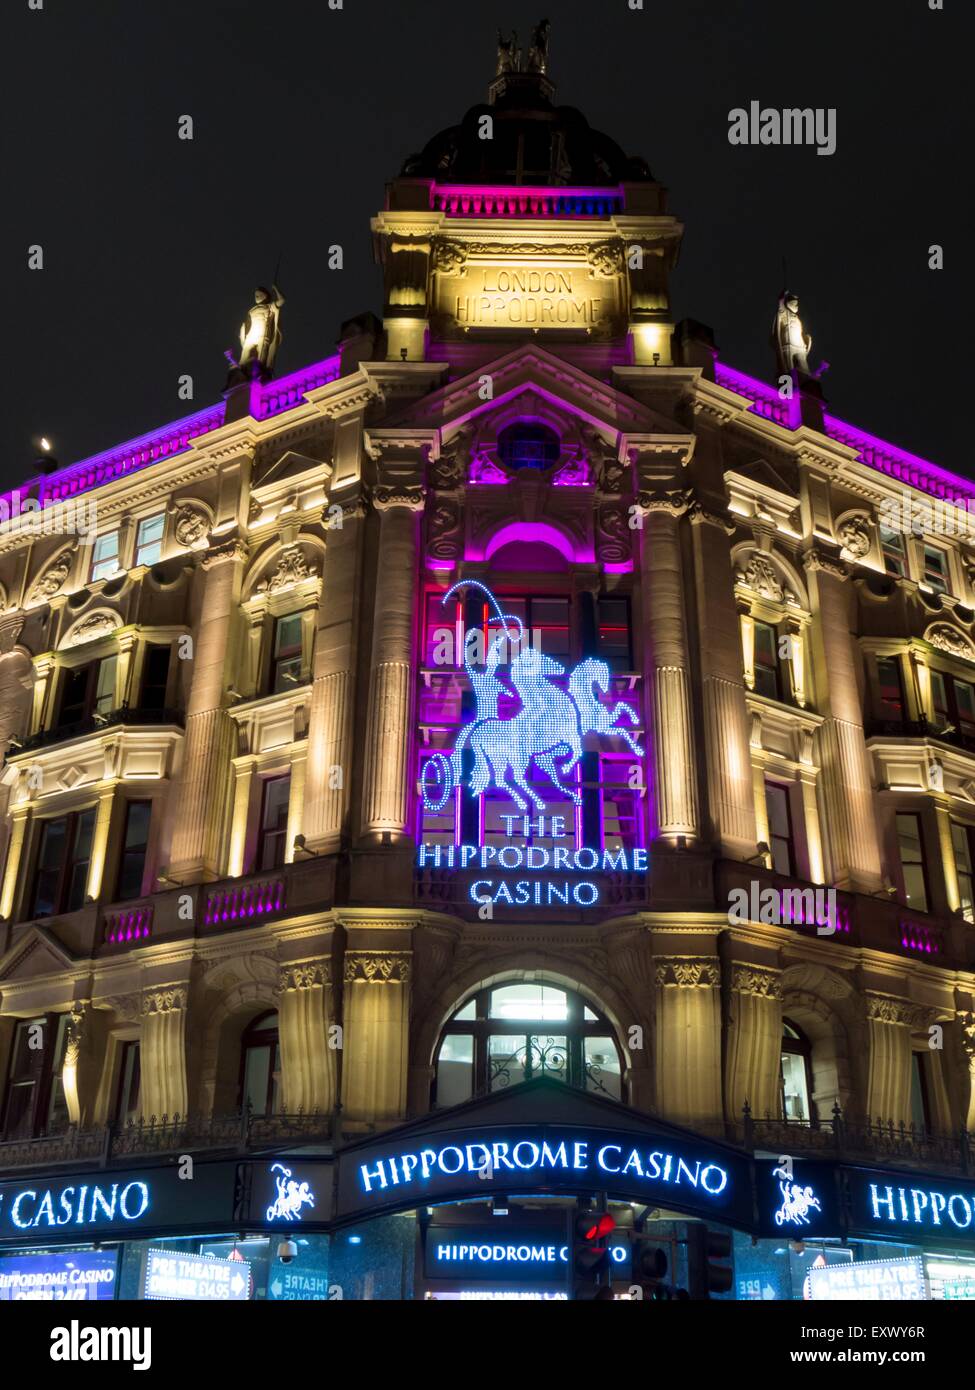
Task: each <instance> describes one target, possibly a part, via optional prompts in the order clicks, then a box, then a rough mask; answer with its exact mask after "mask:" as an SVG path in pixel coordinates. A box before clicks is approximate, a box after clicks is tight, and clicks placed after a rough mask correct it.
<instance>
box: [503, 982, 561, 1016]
mask: <svg viewBox="0 0 975 1390" xmlns="http://www.w3.org/2000/svg"><path fill="white" fill-rule="evenodd" d="M568 1016H569V1010H568V1001H567V999H566V995H565V991H564V990H561V989H553V988H552V986H551V985H540V984H518V985H502V986H501V987H500V988H499V989H495V990H492V991H491V1007H490V1011H489V1017H490V1018H511V1019H523V1018H530V1019H540V1020H542V1019H544V1020H546V1021H547V1020H549V1019H563V1018H568Z"/></svg>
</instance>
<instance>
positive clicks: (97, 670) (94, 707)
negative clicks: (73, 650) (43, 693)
mask: <svg viewBox="0 0 975 1390" xmlns="http://www.w3.org/2000/svg"><path fill="white" fill-rule="evenodd" d="M117 664H118V657H117V656H115V655H114V654H113V655H112V656H105V657H102V659H101V661H91V662H89V663H88V665H87V666H75V667H74V668H72V669H70V670H66V671H65V672H64V675H63V676H62V677H61V698H60V701H59V703H58V714H57V720H56V727H57V728H58V729H65V728H67V727H68V726H69V725H72V724H80V723H82V722H83V721H84V720H86V719H90V718H91V717H92V715H94V714H99V715H101V716H102V717H103V718H104V717H107V716H108V715H109V714H111V713H112V710H113V709H114V708H115V671H116V666H117Z"/></svg>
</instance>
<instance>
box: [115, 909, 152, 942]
mask: <svg viewBox="0 0 975 1390" xmlns="http://www.w3.org/2000/svg"><path fill="white" fill-rule="evenodd" d="M151 932H152V907H151V906H150V905H146V906H144V907H134V908H128V909H125V910H123V911H121V912H112V913H109V914H108V915H107V916H106V918H105V940H106V941H107V942H109V943H110V944H111V945H113V946H119V945H122V944H123V943H125V944H126V945H127V944H128V943H129V942H131V941H145V940H146V938H147V937H148V936H150V935H151Z"/></svg>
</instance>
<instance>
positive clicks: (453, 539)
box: [427, 498, 463, 560]
mask: <svg viewBox="0 0 975 1390" xmlns="http://www.w3.org/2000/svg"><path fill="white" fill-rule="evenodd" d="M462 539H463V537H462V535H461V517H460V507H459V506H458V504H457V503H456V502H452V501H448V500H447V499H446V498H438V499H437V500H436V501H435V502H434V504H433V506H432V508H430V509H429V510H428V511H427V554H428V555H429V556H430V558H431V559H432V560H457V559H459V558H460V553H461V542H462Z"/></svg>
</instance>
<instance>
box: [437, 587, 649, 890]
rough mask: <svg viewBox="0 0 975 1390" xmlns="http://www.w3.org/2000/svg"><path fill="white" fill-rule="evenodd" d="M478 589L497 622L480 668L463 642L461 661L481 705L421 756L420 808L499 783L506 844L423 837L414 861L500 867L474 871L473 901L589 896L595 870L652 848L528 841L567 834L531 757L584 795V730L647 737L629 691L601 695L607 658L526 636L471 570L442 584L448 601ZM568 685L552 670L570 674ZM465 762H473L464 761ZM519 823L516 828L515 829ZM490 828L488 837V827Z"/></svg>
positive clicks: (623, 864)
mask: <svg viewBox="0 0 975 1390" xmlns="http://www.w3.org/2000/svg"><path fill="white" fill-rule="evenodd" d="M462 588H475V589H480V590H481V592H482V593H483V594H484V595H485V596H486V599H487V601H488V604H489V605H490V607H491V608H492V609H493V611H494V614H495V617H496V619H497V621H498V622H499V624H500V628H499V630H498V631H497V632H496V633H495V635H494V636H493V638H492V639H491V641H490V645H489V646H488V649H487V652H486V654H485V659H484V669H483V670H478V669H477V666H476V664H475V663H474V661H472V660H471V659H470V655H469V650H470V649H469V646H468V644H467V643H466V642H465V644H464V668H465V670H466V672H467V677H468V680H469V681H470V685H471V689H472V691H473V693H474V699H475V702H476V706H475V711H474V716H473V718H472V719H470V720H469V721H468V722H467V723H466V724H464V725H463V727H462V728H461V729H460V731H459V733H458V734H457V736H456V739H455V741H454V745H453V748H452V750H451V751H450V753H449V755H448V754H447V753H445V752H436V753H433V754H432V755H431V756H429V757H428V758H426V760H425V761H424V763H423V767H422V770H421V775H420V793H421V796H422V799H423V806H424V810H425V811H426V812H427V813H429V814H431V815H436V814H437V813H439V812H441V811H443V809H444V808H445V807H446V806H447V803H448V802H449V801H450V799H451V797H453V796H455V795H456V794H457V793H458V792H459V793H460V795H461V796H470V797H475V798H477V797H480V796H481V795H482V794H483V793H485V792H489V791H493V792H494V793H495V794H496V795H497V794H500V796H501V798H502V799H504V798H506V799H507V800H508V801H509V802H510V805H511V811H510V813H509V814H503V813H502V814H501V816H500V820H501V821H502V822H503V824H504V826H505V832H506V839H505V843H503V844H500V845H499V844H489V843H478V844H463V843H461V844H450V845H442V844H422V845H421V846H420V849H419V854H418V863H419V866H420V867H421V868H424V867H426V866H432V867H433V868H439V869H462V870H479V869H483V870H490V871H491V872H492V873H493V874H495V875H497V873H498V872H499V871H500V872H501V873H502V874H503V876H502V877H500V878H499V877H493V878H490V879H488V878H484V879H481V878H477V879H475V880H474V881H473V882H472V883H471V888H470V896H471V898H472V900H473V901H474V902H478V903H485V902H490V903H498V904H508V905H518V906H522V905H525V906H528V905H531V906H551V905H553V904H555V903H561V904H563V905H565V906H577V907H591V906H592V905H593V904H594V903H595V902H597V901H598V899H599V886H598V884H597V883H595V882H593V881H592V880H591V879H589V878H583V877H578V876H579V875H583V874H590V873H607V872H631V871H633V872H637V873H644V872H646V867H647V863H646V857H647V852H646V850H645V849H641V848H633V849H629V850H628V849H626V848H624V847H622V846H620V847H618V848H616V849H608V848H606V847H605V846H602V845H600V846H598V847H597V846H594V845H578V844H574V845H573V846H572V847H571V848H570V847H569V846H568V845H565V846H560V845H554V846H553V847H552V848H548V847H546V846H545V845H540V844H529V843H527V841H528V840H529V837H530V835H531V834H535V835H537V836H538V838H539V839H546V838H547V839H549V840H558V839H569V838H572V837H571V836H570V835H569V834H568V832H567V831H566V828H565V821H566V817H565V816H563V815H547V816H546V814H545V812H546V810H547V803H546V800H545V798H544V797H543V795H541V793H540V792H539V790H538V787H537V783H536V785H532V783H531V781H529V773H530V771H531V770H532V769H534V770H535V771H536V773H541V774H543V776H544V778H545V779H546V780H547V781H548V782H549V783H550V784H551V786H552V788H553V789H554V792H555V794H556V795H557V797H558V799H559V802H560V803H561V804H562V805H563V806H564V805H565V804H566V803H569V802H571V803H572V805H573V806H574V807H578V806H580V805H581V802H582V792H581V791H580V789H579V786H578V774H577V769H578V768H579V765H580V762H581V760H582V757H583V752H584V744H583V741H584V740H585V739H586V737H587V736H600V737H610V738H617V739H620V740H622V741H623V742H624V743H625V744H626V746H627V747H628V748H629V749H630V751H631V752H632V753H633V754H634V755H635V756H636V757H638V758H640V759H642V758H643V752H644V750H643V748H642V747H641V746H640V744H639V743H638V742H637V739H636V737H635V736H634V733H633V730H634V729H636V728H638V727H639V723H640V720H639V716H638V714H637V712H636V710H635V709H634V708H633V707H632V706H631V705H628V704H626V703H625V702H623V701H617V702H616V703H615V704H613V705H612V706H611V707H610V706H609V705H607V704H605V703H603V701H602V700H601V699H600V698H599V697H600V695H607V694H608V692H609V691H610V686H611V679H610V669H609V666H608V664H607V663H606V662H605V661H600V660H598V659H597V658H595V657H586V658H585V659H584V660H583V661H581V662H580V663H579V664H578V665H577V666H576V667H575V668H574V669H573V670H572V671H571V672H569V673H568V675H567V673H566V668H565V667H564V666H562V665H561V664H560V663H559V662H558V661H556V660H554V659H553V658H552V657H551V656H548V655H546V654H545V653H543V652H542V651H540V650H538V648H537V647H535V646H532V645H529V644H527V643H526V642H525V640H524V639H525V629H524V624H523V623H522V621H521V619H520V618H518V617H515V616H513V615H512V614H506V613H504V612H503V611H502V609H501V607H500V605H499V603H498V601H497V599H496V598H495V596H494V594H492V593H491V591H490V589H488V588H486V587H485V585H483V584H480V583H478V582H477V581H473V580H468V581H464V582H462V583H460V584H455V585H454V586H453V588H451V589H449V590H448V591H447V593H446V594H444V596H443V600H442V602H443V603H444V604H446V603H447V602H448V601H449V600H450V599H451V598H452V597H453V596H454V595H455V594H456V593H457V591H458V590H459V589H462ZM509 651H510V652H513V653H514V655H513V656H512V657H511V660H510V663H509V664H508V672H509V677H508V678H509V681H510V685H509V684H506V683H505V681H503V680H502V679H500V678H499V677H498V675H497V671H498V668H499V666H501V665H502V664H503V660H504V657H505V655H506V653H508V652H509ZM566 675H567V679H566V680H565V686H566V688H565V689H562V687H561V686H560V685H558V684H556V681H557V680H558V679H559V678H560V677H566ZM502 697H508V701H509V702H516V703H517V706H518V708H517V710H516V712H515V713H514V714H511V715H509V716H508V717H502V716H501V714H500V713H499V702H500V700H501V699H502ZM465 763H466V765H467V770H466V773H465ZM519 835H521V837H522V838H521V840H520V842H519V840H518V839H517V837H518V836H519ZM482 839H483V837H482ZM517 870H528V871H535V872H542V873H545V874H546V875H547V876H548V875H554V874H559V873H562V874H565V875H567V877H565V878H564V879H563V880H562V882H561V883H560V882H558V881H557V880H556V879H554V878H552V877H546V879H545V880H542V879H539V878H520V879H517V880H515V881H512V880H511V874H512V872H513V871H517Z"/></svg>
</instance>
